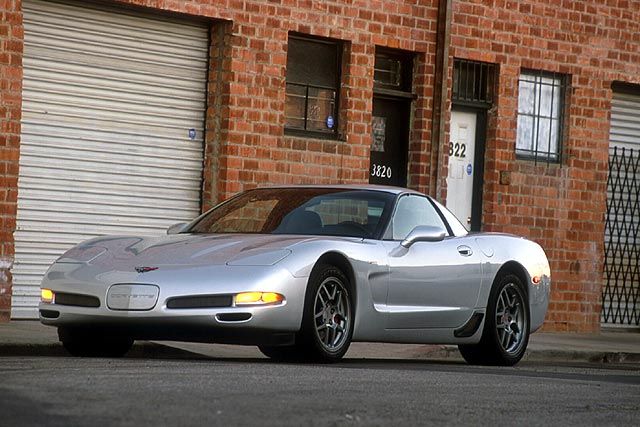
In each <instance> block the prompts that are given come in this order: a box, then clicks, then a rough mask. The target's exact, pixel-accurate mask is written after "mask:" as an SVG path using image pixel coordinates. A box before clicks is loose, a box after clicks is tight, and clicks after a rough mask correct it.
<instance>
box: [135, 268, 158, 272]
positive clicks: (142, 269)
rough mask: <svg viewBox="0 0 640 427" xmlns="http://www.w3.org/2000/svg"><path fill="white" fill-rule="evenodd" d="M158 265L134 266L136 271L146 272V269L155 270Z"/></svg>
mask: <svg viewBox="0 0 640 427" xmlns="http://www.w3.org/2000/svg"><path fill="white" fill-rule="evenodd" d="M157 269H158V267H136V271H137V272H138V273H146V272H148V271H153V270H157Z"/></svg>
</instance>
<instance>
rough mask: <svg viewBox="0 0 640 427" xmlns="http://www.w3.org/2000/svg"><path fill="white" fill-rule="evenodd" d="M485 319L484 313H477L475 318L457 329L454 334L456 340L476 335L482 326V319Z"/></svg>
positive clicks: (474, 314)
mask: <svg viewBox="0 0 640 427" xmlns="http://www.w3.org/2000/svg"><path fill="white" fill-rule="evenodd" d="M483 318H484V313H480V312H475V313H473V316H471V318H470V319H469V321H468V322H467V323H465V324H464V325H463V326H462V327H461V328H459V329H456V330H455V331H454V332H453V336H455V337H456V338H467V337H470V336H471V335H473V334H475V333H476V331H477V330H478V328H479V327H480V324H481V323H482V319H483Z"/></svg>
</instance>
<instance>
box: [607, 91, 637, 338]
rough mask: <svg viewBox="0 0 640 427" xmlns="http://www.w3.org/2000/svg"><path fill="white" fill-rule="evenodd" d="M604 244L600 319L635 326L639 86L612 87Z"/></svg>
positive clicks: (618, 325)
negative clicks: (629, 88) (625, 89)
mask: <svg viewBox="0 0 640 427" xmlns="http://www.w3.org/2000/svg"><path fill="white" fill-rule="evenodd" d="M638 89H640V87H639V88H638ZM604 247H605V267H604V276H605V277H604V287H603V291H602V316H601V321H602V324H603V325H604V326H615V327H626V328H629V327H631V328H637V327H638V326H640V90H636V91H635V92H621V91H614V92H613V99H612V103H611V132H610V140H609V178H608V182H607V218H606V226H605V241H604Z"/></svg>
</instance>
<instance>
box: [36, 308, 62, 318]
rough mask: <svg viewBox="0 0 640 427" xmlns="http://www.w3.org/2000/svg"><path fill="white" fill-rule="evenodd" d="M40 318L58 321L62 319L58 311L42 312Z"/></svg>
mask: <svg viewBox="0 0 640 427" xmlns="http://www.w3.org/2000/svg"><path fill="white" fill-rule="evenodd" d="M40 316H42V317H44V318H45V319H57V318H58V317H60V312H59V311H56V310H40Z"/></svg>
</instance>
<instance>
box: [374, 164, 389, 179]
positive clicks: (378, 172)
mask: <svg viewBox="0 0 640 427" xmlns="http://www.w3.org/2000/svg"><path fill="white" fill-rule="evenodd" d="M371 176H375V177H378V178H391V168H390V167H389V166H385V165H377V164H375V163H374V164H373V165H371Z"/></svg>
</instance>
